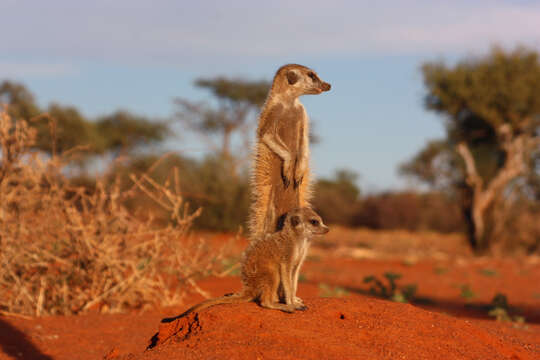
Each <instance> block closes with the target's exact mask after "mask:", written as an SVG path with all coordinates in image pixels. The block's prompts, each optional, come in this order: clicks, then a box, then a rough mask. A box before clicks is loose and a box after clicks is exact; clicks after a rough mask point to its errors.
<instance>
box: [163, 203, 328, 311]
mask: <svg viewBox="0 0 540 360" xmlns="http://www.w3.org/2000/svg"><path fill="white" fill-rule="evenodd" d="M327 232H328V227H327V226H326V225H324V223H323V222H322V220H321V218H320V216H319V215H317V213H315V211H313V210H311V209H310V208H298V209H294V210H292V211H290V212H289V213H287V214H286V215H285V216H284V217H283V221H282V229H281V230H279V231H277V232H275V233H274V234H272V235H271V236H265V237H263V238H261V239H260V240H259V241H254V242H252V243H251V244H250V245H249V246H248V248H247V249H246V251H245V252H244V255H243V259H242V271H241V273H242V284H243V287H242V291H241V292H240V293H237V294H231V295H225V296H222V297H218V298H215V299H209V300H206V301H203V302H201V303H199V304H197V305H195V306H193V307H191V308H189V309H188V310H186V311H185V312H183V313H182V314H180V315H179V316H177V317H175V318H172V319H168V320H169V321H170V320H174V319H177V318H180V317H184V316H186V315H188V314H190V313H192V312H197V311H200V310H202V309H205V308H207V307H210V306H214V305H218V304H236V303H244V302H250V301H257V302H258V303H259V304H260V306H262V307H264V308H267V309H276V310H281V311H285V312H288V313H292V312H294V311H295V310H305V309H306V307H305V306H304V304H303V303H302V301H301V300H300V299H298V298H296V286H297V282H298V272H299V270H300V266H301V265H302V262H303V261H304V259H305V257H306V253H307V249H308V246H309V243H310V240H311V238H312V237H313V235H322V234H325V233H327ZM280 286H281V288H282V292H283V301H284V303H280V302H279V297H278V288H279V287H280Z"/></svg>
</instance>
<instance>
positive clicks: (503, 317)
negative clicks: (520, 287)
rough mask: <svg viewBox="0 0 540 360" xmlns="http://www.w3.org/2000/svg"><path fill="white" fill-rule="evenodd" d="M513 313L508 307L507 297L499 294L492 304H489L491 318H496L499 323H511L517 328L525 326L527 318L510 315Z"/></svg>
mask: <svg viewBox="0 0 540 360" xmlns="http://www.w3.org/2000/svg"><path fill="white" fill-rule="evenodd" d="M511 312H512V310H511V308H510V306H509V305H508V299H507V297H506V295H504V294H501V293H497V294H496V295H495V296H494V297H493V300H491V304H489V312H488V314H489V316H491V317H494V318H495V319H496V320H497V321H510V322H512V323H513V324H514V326H516V327H523V326H524V324H525V317H523V316H519V315H510V313H511Z"/></svg>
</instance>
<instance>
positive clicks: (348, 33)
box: [0, 0, 540, 191]
mask: <svg viewBox="0 0 540 360" xmlns="http://www.w3.org/2000/svg"><path fill="white" fill-rule="evenodd" d="M539 24H540V2H536V1H485V0H477V1H462V0H453V1H435V0H432V1H427V0H420V1H378V2H374V1H333V2H329V1H304V0H299V1H294V2H290V1H272V2H269V1H265V2H262V1H247V0H245V1H234V0H230V1H197V2H195V1H159V0H156V1H139V0H130V1H125V0H116V1H105V0H94V1H91V2H88V1H86V2H82V1H69V0H49V1H46V2H45V1H30V0H1V1H0V34H2V41H1V43H0V44H1V47H0V79H12V80H18V81H22V82H24V83H25V84H26V85H27V86H28V87H29V88H30V89H31V91H32V92H33V93H34V94H35V95H36V97H37V99H38V101H39V102H40V103H41V104H43V105H45V104H47V103H48V102H50V101H57V102H60V103H62V104H73V105H75V106H77V107H79V108H80V109H82V110H83V111H84V113H85V114H87V115H89V116H97V115H100V114H104V113H106V112H110V111H113V110H115V109H117V108H123V109H128V110H131V111H134V112H137V113H142V114H145V115H149V116H160V117H167V116H170V115H171V114H172V113H173V111H174V107H173V105H172V98H174V97H176V96H181V97H184V98H188V99H192V100H201V99H205V98H207V94H206V93H205V92H204V91H201V90H198V89H196V88H194V87H193V85H192V84H193V80H194V79H195V78H197V77H199V76H213V75H227V76H242V77H246V78H254V79H260V78H265V79H271V77H272V76H273V73H274V72H275V70H276V69H277V68H278V67H279V66H280V65H282V64H285V63H289V62H295V63H300V64H304V65H307V66H310V67H313V68H314V69H315V70H316V71H317V72H318V73H319V75H320V76H321V78H323V79H324V80H326V81H328V82H330V83H331V84H332V91H330V92H329V93H325V94H322V95H319V96H306V97H303V99H302V101H303V103H304V105H305V106H306V108H307V110H308V113H309V115H310V117H311V118H312V119H313V120H314V122H315V123H316V129H317V133H318V134H319V135H320V137H321V139H322V142H321V143H320V144H319V145H317V146H313V148H312V163H313V168H314V170H315V172H316V174H317V175H319V176H329V175H331V174H332V173H333V172H334V171H335V170H336V169H338V168H348V169H352V170H354V171H356V172H358V173H359V174H360V176H361V178H360V180H359V183H360V185H361V186H362V188H363V190H364V191H381V190H384V189H389V188H404V187H407V186H410V185H411V184H410V183H409V182H407V180H406V179H403V178H401V177H399V176H398V175H397V173H396V168H397V166H398V165H399V164H400V163H401V162H403V161H405V160H407V159H409V158H410V157H411V156H412V155H414V153H415V152H416V151H418V150H419V149H420V148H421V147H422V146H423V144H424V143H425V141H426V140H428V139H431V138H436V137H440V136H442V135H443V134H444V129H443V126H442V120H441V119H440V118H438V117H437V116H435V115H434V114H431V113H428V112H426V111H425V110H424V109H423V107H422V97H423V94H424V92H423V85H422V77H421V74H420V72H419V67H420V64H421V63H422V62H424V61H432V60H441V59H444V60H447V61H449V62H452V61H455V60H456V59H459V58H462V57H464V56H475V55H482V54H484V53H485V52H486V51H487V50H489V48H490V46H491V45H493V44H495V43H497V44H499V45H502V46H504V47H508V48H512V47H514V46H516V45H518V44H522V45H527V46H530V47H533V48H535V49H539V50H540V25H539ZM168 145H169V146H170V147H172V148H174V149H177V150H178V151H182V152H184V153H185V154H187V155H190V154H192V155H194V156H195V155H197V154H198V153H200V151H199V150H200V149H202V148H203V145H202V144H198V143H197V140H196V138H194V137H193V136H189V135H187V134H177V136H175V137H174V138H173V139H172V140H171V141H169V142H168Z"/></svg>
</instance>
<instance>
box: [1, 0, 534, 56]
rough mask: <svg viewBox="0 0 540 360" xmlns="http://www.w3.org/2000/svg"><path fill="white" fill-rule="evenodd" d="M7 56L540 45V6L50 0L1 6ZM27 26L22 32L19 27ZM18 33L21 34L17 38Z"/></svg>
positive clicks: (394, 51)
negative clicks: (9, 54)
mask: <svg viewBox="0 0 540 360" xmlns="http://www.w3.org/2000/svg"><path fill="white" fill-rule="evenodd" d="M0 13H3V14H4V15H7V16H5V18H6V19H2V21H0V31H1V32H2V33H4V34H6V33H9V34H10V37H9V38H8V40H7V42H6V41H4V42H3V50H4V51H7V52H8V53H15V54H22V55H27V56H37V55H44V56H60V57H63V58H83V59H88V58H91V59H94V60H97V61H109V60H115V61H121V62H125V61H126V60H127V61H129V62H138V61H142V62H156V61H166V62H168V63H175V64H182V63H185V62H186V61H193V60H195V61H196V60H197V59H204V58H208V57H212V56H214V57H216V56H219V57H220V58H219V59H220V60H222V61H223V60H224V59H226V58H227V57H234V58H238V57H242V56H245V57H278V56H300V55H314V56H346V55H366V54H367V55H408V54H419V53H422V54H425V53H433V52H435V53H456V52H457V53H463V52H470V51H484V50H485V49H486V48H488V47H489V46H491V44H493V43H499V44H501V45H513V44H516V43H520V44H525V45H531V46H538V45H540V26H538V24H540V4H536V3H533V2H531V3H528V2H527V3H523V2H515V1H513V2H509V1H482V0H480V1H461V0H455V1H427V0H422V1H415V2H411V1H384V2H373V1H334V2H332V3H329V2H327V1H324V2H322V1H305V0H304V1H295V2H289V1H275V2H274V1H273V2H252V1H247V0H244V1H234V0H231V1H227V2H222V1H214V2H211V1H208V2H184V1H181V2H178V1H171V0H169V1H155V2H148V1H142V0H132V1H126V0H117V1H114V2H110V1H105V0H96V1H93V2H72V1H69V0H56V1H55V0H51V1H47V2H42V3H34V4H32V6H31V7H29V5H28V2H8V3H4V4H1V5H0ZM20 19H25V24H21V23H20ZM13 29H16V31H13Z"/></svg>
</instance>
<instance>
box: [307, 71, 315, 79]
mask: <svg viewBox="0 0 540 360" xmlns="http://www.w3.org/2000/svg"><path fill="white" fill-rule="evenodd" d="M307 76H309V77H310V78H311V80H313V81H315V74H314V73H313V72H311V71H310V72H308V74H307Z"/></svg>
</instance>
